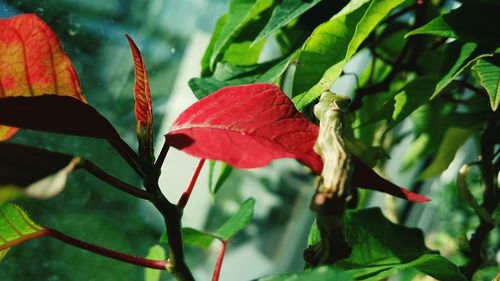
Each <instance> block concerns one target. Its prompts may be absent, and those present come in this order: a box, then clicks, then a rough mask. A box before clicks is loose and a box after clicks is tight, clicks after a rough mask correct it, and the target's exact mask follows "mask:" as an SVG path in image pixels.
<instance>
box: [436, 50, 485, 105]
mask: <svg viewBox="0 0 500 281" xmlns="http://www.w3.org/2000/svg"><path fill="white" fill-rule="evenodd" d="M490 51H491V50H486V49H484V48H481V47H479V46H478V45H477V44H476V43H462V42H458V41H456V42H452V43H450V44H449V45H448V46H447V48H446V50H445V53H444V57H443V63H442V66H441V71H440V72H441V74H440V75H441V79H440V80H439V82H438V83H437V84H436V89H435V90H434V93H433V94H432V97H431V99H433V98H435V97H436V96H437V95H439V94H440V93H442V91H443V90H444V89H445V87H446V86H448V85H449V84H450V83H451V82H452V81H453V80H454V79H455V78H457V77H458V76H459V75H460V74H461V73H462V72H463V71H464V70H465V69H467V68H468V67H469V66H471V65H472V64H473V63H474V62H475V61H476V60H478V59H480V58H484V57H488V56H492V55H493V53H492V52H490Z"/></svg>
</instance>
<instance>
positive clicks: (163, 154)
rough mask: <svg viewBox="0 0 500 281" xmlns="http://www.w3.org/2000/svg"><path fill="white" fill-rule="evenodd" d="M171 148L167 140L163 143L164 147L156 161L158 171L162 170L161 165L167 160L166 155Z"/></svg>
mask: <svg viewBox="0 0 500 281" xmlns="http://www.w3.org/2000/svg"><path fill="white" fill-rule="evenodd" d="M169 149H170V146H169V145H168V144H167V142H165V143H163V147H162V148H161V151H160V154H159V155H158V159H157V160H156V162H155V165H154V167H155V169H156V170H157V171H159V170H161V166H162V165H163V162H164V161H165V157H166V156H167V153H168V150H169Z"/></svg>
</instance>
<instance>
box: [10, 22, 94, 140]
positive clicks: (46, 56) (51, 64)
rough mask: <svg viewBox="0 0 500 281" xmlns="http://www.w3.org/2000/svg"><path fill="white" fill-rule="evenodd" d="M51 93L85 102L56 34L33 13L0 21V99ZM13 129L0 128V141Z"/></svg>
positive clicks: (11, 133) (12, 131)
mask: <svg viewBox="0 0 500 281" xmlns="http://www.w3.org/2000/svg"><path fill="white" fill-rule="evenodd" d="M43 94H54V95H61V96H71V97H74V98H76V99H79V100H80V101H83V102H85V98H84V96H83V95H82V90H81V87H80V82H79V81H78V77H77V75H76V72H75V69H74V68H73V65H72V64H71V61H70V60H69V58H68V57H67V56H66V54H65V52H64V50H63V49H62V47H61V43H60V42H59V39H58V38H57V35H56V34H55V33H54V32H53V31H52V30H51V29H50V27H48V26H47V25H46V24H45V23H44V22H43V21H42V20H41V19H40V18H39V17H38V16H36V15H35V14H24V15H18V16H15V17H12V18H7V19H0V98H4V97H13V96H38V95H43ZM14 132H15V129H13V128H5V127H2V126H0V141H1V140H5V139H7V138H9V137H10V136H12V135H13V134H14Z"/></svg>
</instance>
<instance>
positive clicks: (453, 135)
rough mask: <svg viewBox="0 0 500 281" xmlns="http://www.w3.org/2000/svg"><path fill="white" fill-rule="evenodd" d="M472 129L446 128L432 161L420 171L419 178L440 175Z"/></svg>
mask: <svg viewBox="0 0 500 281" xmlns="http://www.w3.org/2000/svg"><path fill="white" fill-rule="evenodd" d="M472 133H473V131H471V130H469V129H464V128H457V127H451V128H449V129H447V130H446V132H445V134H444V138H443V140H442V142H441V145H440V147H439V149H438V153H437V155H436V157H435V158H434V160H433V161H432V163H431V164H430V165H429V166H428V167H427V168H426V169H425V170H424V171H423V172H422V174H421V175H420V178H421V179H428V178H431V177H434V176H437V175H440V174H441V173H442V172H443V171H444V170H446V169H447V168H448V166H449V165H450V163H451V162H452V161H453V159H454V158H455V154H456V153H457V151H458V149H459V148H460V147H461V146H462V145H463V144H464V143H465V141H466V140H467V139H468V138H469V137H470V136H471V135H472Z"/></svg>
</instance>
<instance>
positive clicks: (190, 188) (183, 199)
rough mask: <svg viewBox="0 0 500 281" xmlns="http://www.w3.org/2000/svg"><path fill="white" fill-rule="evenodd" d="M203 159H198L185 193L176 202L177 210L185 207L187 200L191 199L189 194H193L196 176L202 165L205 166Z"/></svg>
mask: <svg viewBox="0 0 500 281" xmlns="http://www.w3.org/2000/svg"><path fill="white" fill-rule="evenodd" d="M205 160H206V159H204V158H202V159H200V161H199V162H198V165H197V166H196V168H195V170H194V172H193V175H192V176H191V180H190V181H189V184H188V186H187V188H186V191H184V193H182V195H181V198H179V201H178V202H177V207H178V208H179V209H181V210H182V209H184V207H186V204H187V202H188V200H189V197H191V193H192V192H193V188H194V185H195V184H196V181H197V180H198V176H199V175H200V172H201V168H203V164H205Z"/></svg>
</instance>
